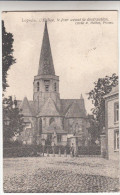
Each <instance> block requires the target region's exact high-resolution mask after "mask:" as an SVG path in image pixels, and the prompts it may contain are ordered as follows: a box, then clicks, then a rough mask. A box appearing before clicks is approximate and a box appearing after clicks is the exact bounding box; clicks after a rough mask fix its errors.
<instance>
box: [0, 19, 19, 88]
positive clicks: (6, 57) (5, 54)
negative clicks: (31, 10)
mask: <svg viewBox="0 0 120 195" xmlns="http://www.w3.org/2000/svg"><path fill="white" fill-rule="evenodd" d="M13 41H14V39H13V35H12V34H11V33H7V32H6V29H5V26H4V21H2V81H3V91H5V89H6V87H8V84H7V71H8V70H9V69H10V66H11V65H13V64H14V63H15V62H16V60H15V59H14V57H13V51H14V50H13Z"/></svg>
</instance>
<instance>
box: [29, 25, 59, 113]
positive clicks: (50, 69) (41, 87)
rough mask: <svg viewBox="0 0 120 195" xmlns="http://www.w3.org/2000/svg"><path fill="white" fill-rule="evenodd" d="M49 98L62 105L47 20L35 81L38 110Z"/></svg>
mask: <svg viewBox="0 0 120 195" xmlns="http://www.w3.org/2000/svg"><path fill="white" fill-rule="evenodd" d="M48 98H51V99H52V100H53V101H54V102H55V104H56V105H57V106H58V108H59V107H60V95H59V77H58V76H56V75H55V70H54V64H53V58H52V52H51V47H50V41H49V35H48V29H47V22H45V28H44V35H43V41H42V47H41V54H40V61H39V68H38V74H37V76H35V77H34V82H33V100H34V102H35V103H36V105H37V108H38V111H40V108H41V107H42V106H43V105H44V104H45V102H46V101H47V99H48Z"/></svg>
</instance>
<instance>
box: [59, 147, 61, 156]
mask: <svg viewBox="0 0 120 195" xmlns="http://www.w3.org/2000/svg"><path fill="white" fill-rule="evenodd" d="M59 157H61V150H60V148H59Z"/></svg>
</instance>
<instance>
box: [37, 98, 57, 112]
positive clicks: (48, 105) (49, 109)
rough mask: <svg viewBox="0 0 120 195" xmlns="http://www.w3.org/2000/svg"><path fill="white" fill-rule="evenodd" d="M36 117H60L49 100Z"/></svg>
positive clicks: (49, 99) (52, 102)
mask: <svg viewBox="0 0 120 195" xmlns="http://www.w3.org/2000/svg"><path fill="white" fill-rule="evenodd" d="M38 116H60V113H59V111H58V109H57V107H56V105H55V103H54V101H53V100H52V99H51V98H48V100H47V101H46V102H45V104H44V105H43V107H42V108H41V111H40V112H39V114H38Z"/></svg>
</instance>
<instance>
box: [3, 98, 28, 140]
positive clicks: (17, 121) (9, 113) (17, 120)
mask: <svg viewBox="0 0 120 195" xmlns="http://www.w3.org/2000/svg"><path fill="white" fill-rule="evenodd" d="M23 127H24V121H23V115H22V114H21V110H19V108H17V101H16V100H14V101H13V100H12V97H11V96H9V98H4V99H3V143H4V144H7V143H9V142H10V140H11V138H13V137H14V136H15V135H20V133H21V132H22V131H23Z"/></svg>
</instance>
